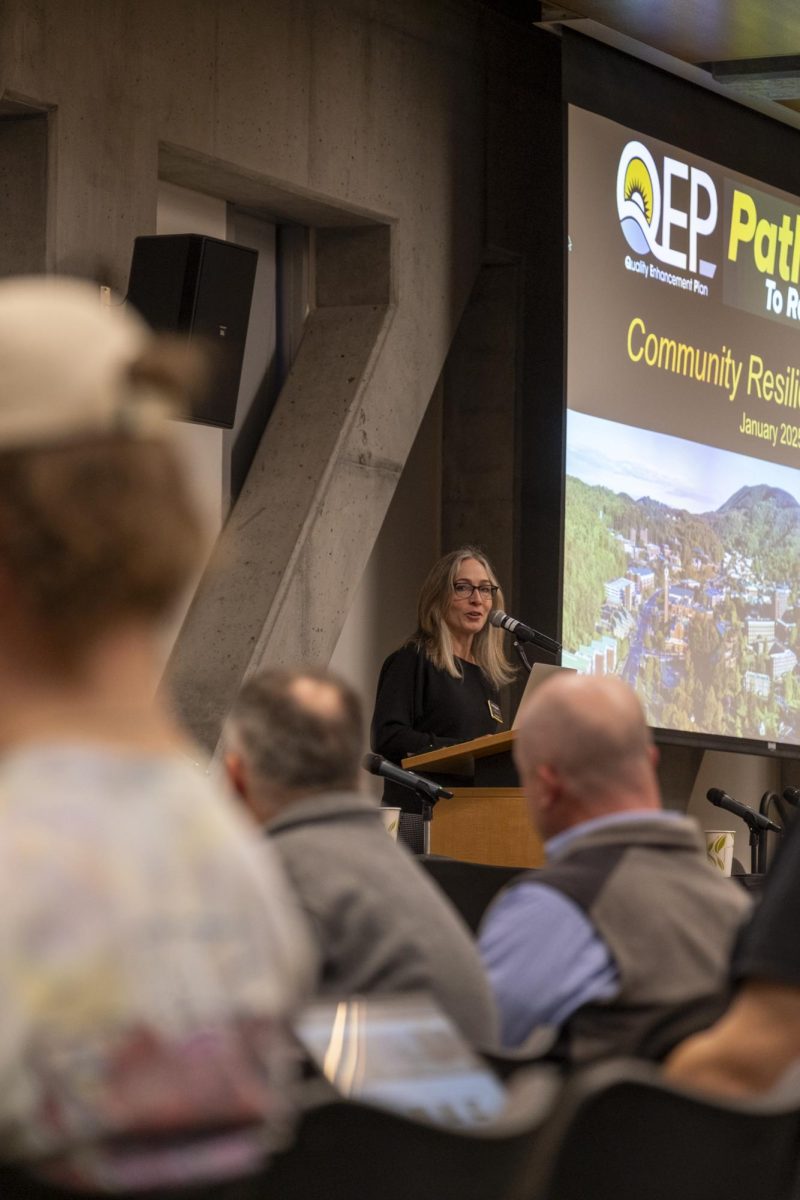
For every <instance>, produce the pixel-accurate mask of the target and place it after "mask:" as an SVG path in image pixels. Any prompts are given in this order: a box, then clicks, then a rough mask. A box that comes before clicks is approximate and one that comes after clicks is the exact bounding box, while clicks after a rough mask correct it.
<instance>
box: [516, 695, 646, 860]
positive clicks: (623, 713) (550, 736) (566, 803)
mask: <svg viewBox="0 0 800 1200" xmlns="http://www.w3.org/2000/svg"><path fill="white" fill-rule="evenodd" d="M514 761H515V763H516V765H517V769H518V771H519V775H520V780H521V782H522V785H523V788H524V789H525V793H526V796H527V799H528V804H529V808H530V813H531V817H532V819H533V821H534V824H535V825H536V826H537V828H538V829H539V832H540V833H541V835H542V836H543V837H544V838H550V837H553V836H555V834H557V833H560V832H562V831H563V830H564V829H567V828H570V827H571V826H573V825H577V824H580V823H581V822H583V821H587V820H591V819H592V818H594V817H599V816H604V815H607V814H609V813H612V812H625V811H631V810H636V809H657V808H659V807H660V804H661V801H660V795H659V788H658V781H657V777H656V772H655V767H656V763H657V752H656V749H655V747H654V746H653V742H652V738H651V736H650V730H649V729H648V727H647V724H646V722H645V718H644V713H643V711H642V707H641V705H640V703H639V701H638V699H637V697H636V695H635V694H634V692H633V691H632V690H631V688H629V687H628V685H627V684H625V683H623V682H622V680H621V679H618V678H615V677H613V676H592V675H574V674H571V673H570V674H567V673H563V674H558V675H555V676H553V677H552V678H550V679H548V680H547V682H546V683H544V684H543V685H542V686H541V687H540V688H538V689H537V691H536V692H535V694H534V696H533V697H532V699H531V700H530V701H529V703H528V704H526V706H525V708H524V710H523V712H522V714H521V720H520V722H519V725H518V730H517V741H516V743H515V746H514Z"/></svg>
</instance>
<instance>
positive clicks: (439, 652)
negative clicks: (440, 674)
mask: <svg viewBox="0 0 800 1200" xmlns="http://www.w3.org/2000/svg"><path fill="white" fill-rule="evenodd" d="M467 558H474V559H475V560H476V562H479V563H480V564H481V566H482V567H483V569H484V570H485V572H486V576H487V578H488V579H490V580H491V582H492V583H493V584H495V585H496V584H497V578H496V576H495V573H494V570H493V569H492V565H491V563H490V562H489V560H488V558H487V557H486V555H485V554H483V553H482V552H481V551H480V550H478V549H477V547H476V546H462V547H461V548H460V549H459V550H451V551H450V553H449V554H445V555H444V556H443V557H442V558H440V559H439V561H438V562H437V563H434V565H433V566H432V567H431V569H430V571H429V572H428V575H427V578H426V579H425V582H424V583H423V585H422V588H421V590H420V593H419V603H418V606H417V632H416V633H415V634H414V637H413V638H412V639H411V641H412V642H413V643H414V644H415V645H416V646H418V647H419V648H420V649H421V650H424V651H425V653H426V654H427V656H428V658H429V659H430V660H431V662H432V663H433V664H434V666H436V667H439V669H440V670H442V671H446V672H447V674H448V675H453V676H454V677H455V678H456V679H460V678H461V677H462V671H461V668H460V667H459V665H458V663H457V662H456V656H455V653H454V651H453V639H452V637H451V634H450V629H449V628H448V625H447V621H446V620H445V615H446V613H447V610H448V608H449V606H450V602H451V601H452V598H453V585H454V583H455V581H456V579H457V578H458V572H459V568H460V566H461V564H462V562H464V560H465V559H467ZM504 604H505V601H504V600H503V593H502V591H500V590H499V589H498V591H497V592H495V594H494V596H493V598H492V608H502V607H503V605H504ZM472 652H473V655H474V657H475V662H476V663H477V665H478V666H479V667H480V668H481V670H482V671H483V673H484V675H485V676H486V677H487V679H489V680H490V681H491V683H492V684H493V685H494V686H495V687H502V685H503V684H504V683H509V682H510V681H511V680H512V679H513V678H514V668H513V666H512V665H511V663H510V662H509V661H508V658H507V657H506V653H505V650H504V649H503V632H502V630H500V629H496V628H495V627H494V625H490V624H489V622H488V621H487V622H486V624H485V625H484V627H483V629H481V631H480V632H479V633H476V634H475V638H474V640H473V643H472Z"/></svg>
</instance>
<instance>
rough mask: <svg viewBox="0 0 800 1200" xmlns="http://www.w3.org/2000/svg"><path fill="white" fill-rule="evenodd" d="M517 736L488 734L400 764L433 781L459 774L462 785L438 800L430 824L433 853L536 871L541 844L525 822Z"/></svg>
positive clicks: (540, 855) (468, 860) (467, 860)
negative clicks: (514, 757)
mask: <svg viewBox="0 0 800 1200" xmlns="http://www.w3.org/2000/svg"><path fill="white" fill-rule="evenodd" d="M514 737H515V734H514V732H513V730H512V731H510V732H507V733H491V734H487V735H486V737H480V738H475V739H474V741H471V742H461V743H460V744H459V745H457V746H446V747H445V748H444V749H443V750H430V751H428V753H427V754H416V755H414V757H413V758H404V759H403V764H402V765H403V766H404V767H407V768H408V769H409V770H411V771H418V772H420V773H421V774H422V775H431V776H433V778H436V775H437V773H441V774H445V775H449V776H454V775H458V776H462V777H463V779H464V784H463V786H458V787H453V786H452V785H451V784H450V783H448V785H447V786H448V790H450V791H452V792H453V799H452V800H439V801H438V802H437V804H436V806H435V808H434V810H433V821H432V822H431V853H432V854H445V855H447V857H448V858H460V859H464V860H465V861H466V862H477V863H493V864H495V865H497V866H503V867H540V866H541V865H542V863H543V862H544V853H543V851H542V843H541V841H540V839H539V837H538V836H537V834H536V833H535V832H534V830H533V827H532V826H531V823H530V820H529V819H528V811H527V805H526V803H525V799H524V797H523V795H522V789H521V788H520V786H519V780H518V778H517V772H516V769H515V767H514V763H513V761H512V758H511V747H512V745H513V743H514Z"/></svg>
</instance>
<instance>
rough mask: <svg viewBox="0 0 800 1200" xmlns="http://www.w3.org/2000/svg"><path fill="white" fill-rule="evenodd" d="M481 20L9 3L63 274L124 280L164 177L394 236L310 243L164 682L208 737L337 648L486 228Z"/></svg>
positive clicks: (464, 15)
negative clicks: (293, 333)
mask: <svg viewBox="0 0 800 1200" xmlns="http://www.w3.org/2000/svg"><path fill="white" fill-rule="evenodd" d="M483 19H484V18H483V17H482V16H481V14H480V10H479V9H478V7H477V6H475V5H473V4H471V3H469V2H468V0H464V2H460V0H459V2H456V0H438V2H437V3H433V4H432V3H429V2H428V0H380V2H375V0H349V2H340V3H329V2H324V0H273V2H272V3H270V4H269V5H264V4H263V3H261V2H260V0H243V2H242V3H239V4H237V5H236V6H231V5H230V4H229V3H227V2H226V0H173V2H172V3H169V4H166V5H165V4H163V3H155V0H137V3H136V4H135V5H132V4H128V3H125V2H124V0H83V2H81V3H78V2H75V3H71V2H70V3H64V2H63V0H36V2H33V0H8V2H7V3H6V4H5V5H4V20H3V25H2V30H0V89H2V94H3V97H4V98H5V99H6V100H10V101H17V102H19V101H25V102H26V103H27V102H30V103H34V104H37V105H41V106H47V107H50V108H51V109H52V113H53V116H52V119H51V120H50V126H49V135H50V151H51V153H52V155H53V157H54V159H55V161H57V170H56V171H55V172H54V175H53V178H52V181H51V186H52V188H53V194H52V195H51V197H50V200H51V202H52V210H53V219H52V222H51V226H50V230H49V247H48V249H49V254H50V257H51V261H52V263H53V265H54V267H55V269H56V270H59V271H74V272H78V273H81V274H97V275H102V277H103V278H105V279H108V280H109V282H111V283H112V285H114V286H115V287H117V288H118V289H123V288H124V284H125V281H126V276H127V269H128V264H129V260H130V251H131V246H132V242H133V238H134V237H135V236H136V235H137V234H143V233H152V232H154V231H155V227H156V207H157V195H158V184H159V175H160V176H161V179H162V180H166V181H168V182H170V183H173V184H179V185H182V186H189V187H191V188H192V189H193V190H200V191H205V192H207V193H209V194H210V195H213V196H215V197H217V198H219V199H222V200H226V201H229V202H232V203H236V204H237V205H239V206H246V207H247V208H248V209H250V210H251V211H253V212H255V213H256V215H260V216H266V217H271V218H272V219H273V220H275V221H278V222H280V221H286V220H291V221H294V222H298V223H304V224H307V225H309V226H313V227H315V228H317V229H318V230H319V231H322V232H324V231H326V230H328V229H330V228H332V227H339V228H342V229H348V228H350V229H356V230H357V229H358V228H361V227H364V226H367V227H371V228H373V229H375V228H377V227H380V226H382V227H384V228H385V229H386V231H387V238H386V241H385V243H384V245H383V247H382V255H383V258H382V261H381V262H379V261H378V260H379V259H380V258H381V253H379V252H378V251H377V250H376V248H375V247H376V243H374V242H373V244H372V247H371V248H370V249H369V252H368V258H367V259H365V258H364V256H363V254H362V253H361V252H360V250H359V249H358V247H357V246H356V243H355V240H353V239H351V241H350V243H349V245H348V246H346V247H343V246H342V245H333V246H331V243H330V241H327V242H326V241H325V239H324V238H323V239H318V243H317V244H318V245H320V244H321V245H324V246H325V247H326V249H327V250H330V254H329V256H328V262H329V269H328V272H327V279H326V285H325V286H326V289H327V290H326V294H325V296H324V297H322V303H321V304H319V305H318V307H317V310H316V314H315V313H312V314H311V317H310V318H309V320H310V322H311V325H310V326H309V328H308V329H307V332H306V335H305V337H304V339H303V342H302V343H301V346H300V348H299V350H298V358H297V363H296V368H297V371H296V374H297V379H296V380H295V386H294V387H293V386H292V377H291V376H290V380H289V382H288V384H287V389H284V394H283V395H282V396H281V399H280V400H279V403H278V406H277V408H276V411H275V413H274V415H273V419H272V420H271V421H270V424H269V427H268V430H267V434H266V437H265V439H264V444H262V446H261V447H260V450H259V456H258V457H257V462H256V466H255V467H254V469H253V471H251V473H250V479H249V480H248V485H247V487H246V488H245V489H244V492H243V495H242V497H241V498H240V499H241V503H240V505H237V508H236V509H234V513H233V514H232V517H231V519H230V520H229V521H228V524H227V525H226V527H225V531H224V534H223V540H224V541H225V544H224V546H221V547H220V553H219V557H218V559H217V569H218V570H219V571H220V576H218V578H217V581H216V582H212V581H210V580H206V581H204V587H202V588H201V589H200V591H199V593H198V596H197V598H196V600H195V603H194V604H193V606H192V609H191V610H190V614H189V618H188V619H187V622H186V623H185V624H184V627H183V630H182V632H181V635H180V637H179V640H178V645H177V648H176V653H175V656H174V658H173V661H172V664H171V667H170V675H171V681H172V685H173V687H174V689H175V690H176V692H177V695H178V700H179V703H180V706H181V709H182V711H183V714H184V716H185V718H186V719H187V720H188V722H189V724H190V725H191V727H192V728H193V729H194V732H195V734H196V735H197V737H198V738H199V739H200V740H202V741H203V742H205V744H206V745H207V746H208V747H209V748H211V747H212V746H213V744H214V743H215V741H216V737H217V732H218V729H219V723H220V720H221V719H222V717H223V716H224V713H225V711H226V709H227V705H228V703H229V702H230V699H231V697H232V695H233V694H234V693H235V691H236V689H237V688H238V686H239V684H240V683H241V680H242V678H243V676H244V675H245V674H246V673H247V671H248V670H250V669H252V668H253V666H255V665H257V663H258V662H259V661H261V660H262V659H264V658H266V659H270V660H274V659H276V658H278V659H280V658H282V657H284V656H286V657H291V658H297V657H302V658H305V659H316V660H323V661H324V660H327V659H328V658H329V657H330V655H331V653H332V651H333V649H334V647H335V645H336V642H337V640H338V637H339V634H340V631H341V627H342V625H343V623H344V620H345V617H346V614H347V612H348V610H349V608H350V606H351V602H352V598H353V596H354V594H355V591H356V589H357V587H358V583H359V580H360V578H361V575H362V574H363V570H364V567H365V565H366V562H367V560H368V558H369V554H370V551H371V549H372V546H373V544H374V542H375V538H376V536H377V533H378V531H379V529H380V527H381V525H382V523H383V519H384V516H385V513H386V510H387V508H388V505H389V502H390V500H391V497H392V494H393V492H394V488H395V485H396V483H397V480H398V478H399V476H400V472H401V470H402V466H403V463H404V462H405V459H406V457H407V455H408V452H409V449H410V447H411V445H412V443H413V441H414V438H415V436H416V433H417V429H418V427H419V423H420V421H421V419H422V417H423V415H424V413H425V410H426V407H427V404H428V401H429V399H430V396H431V394H432V392H433V390H434V386H435V384H436V381H437V379H438V377H439V374H440V372H441V369H442V365H443V363H444V359H445V356H446V353H447V350H448V347H449V345H450V342H451V340H452V337H453V333H454V330H455V327H456V324H457V322H458V319H459V316H460V313H461V311H462V309H463V307H464V304H465V302H466V299H467V296H468V295H469V292H470V289H471V286H472V283H473V280H474V278H475V275H476V272H477V269H478V265H479V263H480V258H481V251H482V244H483V240H484V211H483V207H484V193H485V188H484V178H483V171H484V158H485V147H484V136H485V122H484V82H483V74H484V61H485V54H484V47H483V43H482V21H483ZM320 279H321V276H320V275H319V274H318V276H317V300H318V301H319V300H320V296H319V287H320ZM375 279H377V280H378V281H379V282H380V286H379V287H378V291H377V293H375V294H373V295H372V296H369V294H368V293H369V291H370V288H369V287H367V288H366V289H365V287H364V284H370V281H374V280H375ZM315 315H316V318H317V319H316V325H314V320H315ZM343 356H344V357H343ZM292 375H295V372H294V371H293V373H292ZM312 377H313V378H314V379H316V380H318V381H325V384H326V386H321V385H318V386H316V387H314V386H312V384H311V381H312ZM332 414H333V415H332ZM301 435H303V436H301ZM266 443H269V444H266ZM277 462H280V464H281V470H280V472H276V471H275V470H274V467H275V464H276V463H277ZM310 475H313V486H307V484H308V483H309V476H310ZM277 476H279V477H277ZM248 488H249V494H248V495H245V492H247V491H248ZM264 514H266V517H264ZM254 521H255V526H254V525H253V522H254ZM248 529H249V531H250V532H249V535H248V534H247V533H246V532H245V531H246V530H248ZM262 551H263V553H262ZM256 556H257V557H258V561H256ZM223 568H224V569H223ZM220 577H224V578H223V581H222V582H221V583H220ZM331 595H333V596H335V597H336V603H335V604H329V603H328V602H327V601H325V602H322V603H319V602H317V597H329V596H331Z"/></svg>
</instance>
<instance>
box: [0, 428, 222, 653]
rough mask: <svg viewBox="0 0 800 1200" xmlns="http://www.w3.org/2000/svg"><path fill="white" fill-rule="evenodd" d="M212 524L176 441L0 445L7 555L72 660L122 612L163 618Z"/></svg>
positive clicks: (44, 626)
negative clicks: (197, 501)
mask: <svg viewBox="0 0 800 1200" xmlns="http://www.w3.org/2000/svg"><path fill="white" fill-rule="evenodd" d="M202 543H203V536H202V530H201V524H200V521H199V518H198V516H197V514H196V512H195V509H194V505H193V504H192V502H191V501H190V499H189V496H188V494H187V490H186V488H185V486H184V483H183V473H182V470H181V467H180V464H179V463H178V461H177V459H176V456H175V454H174V452H173V451H172V448H171V447H170V446H169V445H168V444H167V443H165V442H161V441H146V440H143V439H142V440H138V439H132V438H129V437H126V436H124V435H121V436H118V437H115V438H105V437H103V438H98V439H96V440H93V441H91V442H83V443H81V444H80V445H71V446H59V447H55V448H48V449H36V450H19V451H8V452H5V453H2V454H0V566H2V568H3V570H4V571H5V573H6V574H7V576H8V578H9V580H10V582H11V583H12V585H13V587H14V588H15V590H16V592H17V594H18V596H19V598H20V602H21V604H22V605H24V607H25V609H26V610H27V611H28V612H29V613H30V614H31V616H32V617H33V619H34V620H35V621H36V622H37V625H38V626H39V627H40V628H41V636H42V640H43V642H44V644H45V645H46V646H47V647H48V649H49V650H50V652H51V653H52V654H53V655H54V656H56V657H58V658H59V659H60V660H62V661H63V662H64V663H65V664H67V663H74V662H75V661H77V660H78V659H79V658H80V656H81V654H82V652H83V650H84V648H85V647H86V646H87V645H88V644H89V643H91V642H92V641H93V640H94V639H95V638H96V637H97V636H99V635H100V634H102V633H104V632H106V631H107V630H108V629H110V628H111V627H113V626H114V625H115V624H117V623H118V622H120V621H122V620H125V619H128V618H134V619H144V620H145V621H151V622H155V620H156V619H157V618H159V617H160V616H161V615H162V614H164V613H165V612H166V611H167V610H168V609H169V607H170V606H171V604H172V603H173V601H174V600H176V599H177V597H178V595H179V593H180V591H181V589H182V588H183V586H184V585H185V584H186V583H187V582H188V580H189V577H190V575H191V572H192V570H193V568H194V567H195V564H196V563H197V561H198V558H199V554H200V549H201V546H202Z"/></svg>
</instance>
